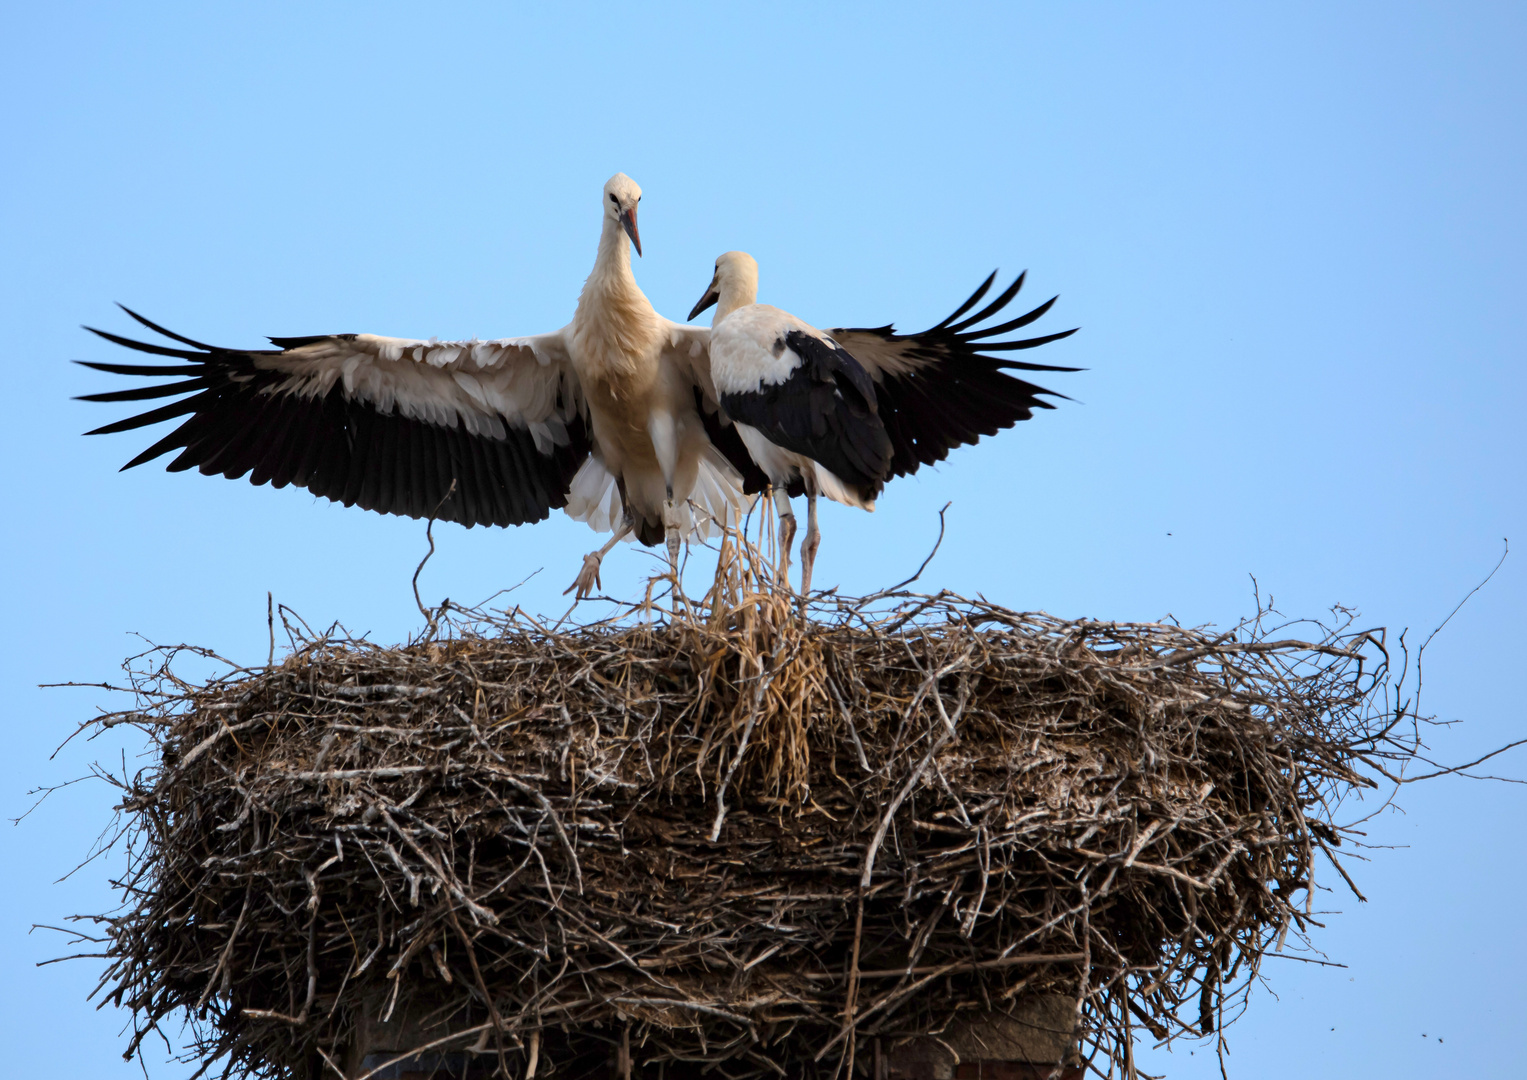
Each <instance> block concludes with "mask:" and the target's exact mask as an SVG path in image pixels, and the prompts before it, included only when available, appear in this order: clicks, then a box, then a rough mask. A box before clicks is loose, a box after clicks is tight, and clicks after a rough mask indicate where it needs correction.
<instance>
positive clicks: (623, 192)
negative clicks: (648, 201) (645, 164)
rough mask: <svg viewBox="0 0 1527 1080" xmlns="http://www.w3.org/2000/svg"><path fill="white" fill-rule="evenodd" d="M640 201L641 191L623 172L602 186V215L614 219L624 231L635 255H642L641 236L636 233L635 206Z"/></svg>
mask: <svg viewBox="0 0 1527 1080" xmlns="http://www.w3.org/2000/svg"><path fill="white" fill-rule="evenodd" d="M641 201H642V189H641V188H640V187H638V186H637V183H636V181H635V180H632V179H631V178H630V177H629V176H627V175H626V174H625V173H623V172H618V173H616V174H615V175H614V176H612V177H610V179H609V180H607V181H605V185H604V213H605V216H606V217H610V218H614V219H615V220H616V221H617V222H619V223H620V227H621V228H622V229H625V230H626V235H627V236H629V237H630V238H631V243H632V244H633V245H635V247H636V253H637V254H638V255H640V254H641V253H642V238H641V234H640V233H638V232H637V231H636V204H637V203H639V202H641Z"/></svg>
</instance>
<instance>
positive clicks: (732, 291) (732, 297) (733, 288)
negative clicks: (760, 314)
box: [710, 281, 758, 326]
mask: <svg viewBox="0 0 1527 1080" xmlns="http://www.w3.org/2000/svg"><path fill="white" fill-rule="evenodd" d="M719 293H720V299H718V300H717V301H716V314H715V317H714V318H712V319H711V321H710V324H711V325H712V326H715V325H716V324H717V323H718V322H720V321H721V320H722V319H724V318H726V317H727V316H728V315H730V314H731V313H732V312H734V311H736V310H737V309H738V308H744V307H747V306H749V305H750V304H756V303H758V282H756V281H729V282H727V283H726V285H724V286H723V287H722V288H721V289H720V290H719Z"/></svg>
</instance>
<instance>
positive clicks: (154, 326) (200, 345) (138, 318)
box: [86, 301, 219, 352]
mask: <svg viewBox="0 0 1527 1080" xmlns="http://www.w3.org/2000/svg"><path fill="white" fill-rule="evenodd" d="M117 307H119V308H121V309H122V310H123V311H125V312H127V314H128V316H129V317H131V318H132V319H133V320H134V321H135V322H138V323H140V324H142V325H143V326H146V327H148V328H149V329H150V330H152V331H153V332H154V333H156V334H163V335H164V336H165V337H167V338H169V339H170V340H171V341H178V342H180V343H181V344H182V345H189V346H191V347H192V348H193V349H202V350H204V351H206V352H218V351H219V350H218V348H217V347H216V346H215V345H207V344H205V343H204V342H200V341H196V340H194V339H193V338H188V337H186V336H185V335H183V334H177V333H175V331H173V330H166V329H165V328H164V327H162V326H160V325H159V324H158V323H156V322H153V321H151V320H149V319H146V318H144V317H143V316H142V315H139V314H138V313H137V312H136V311H134V310H133V309H132V308H130V307H128V306H127V305H126V304H124V303H122V302H121V301H118V302H117ZM86 329H89V328H88V327H87V328H86Z"/></svg>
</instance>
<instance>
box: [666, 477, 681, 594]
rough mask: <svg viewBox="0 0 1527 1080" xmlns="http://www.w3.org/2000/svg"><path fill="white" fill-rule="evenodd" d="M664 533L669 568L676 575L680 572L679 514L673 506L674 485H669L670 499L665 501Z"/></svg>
mask: <svg viewBox="0 0 1527 1080" xmlns="http://www.w3.org/2000/svg"><path fill="white" fill-rule="evenodd" d="M663 533H664V539H665V540H667V542H668V566H669V567H670V568H671V569H672V570H673V572H674V573H675V574H677V573H678V572H679V512H678V510H676V509H675V508H674V505H673V485H672V484H669V485H668V497H667V498H666V499H664V500H663Z"/></svg>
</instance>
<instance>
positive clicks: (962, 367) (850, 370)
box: [689, 251, 1078, 602]
mask: <svg viewBox="0 0 1527 1080" xmlns="http://www.w3.org/2000/svg"><path fill="white" fill-rule="evenodd" d="M996 278H997V275H996V273H993V274H992V275H991V276H990V277H988V278H987V279H986V280H985V281H984V282H982V284H981V286H980V287H979V288H978V289H976V291H975V292H974V293H973V294H971V296H970V298H969V299H968V300H966V301H965V302H964V303H963V304H961V305H960V306H959V307H958V308H957V309H956V310H955V311H954V313H953V314H951V315H950V316H949V317H948V318H946V319H944V320H943V321H942V322H940V323H939V324H938V325H936V326H933V327H930V328H929V329H927V330H924V331H922V332H921V333H918V334H898V333H896V331H895V328H894V327H893V326H891V325H889V324H887V325H885V326H880V327H853V328H842V329H833V330H818V329H817V328H815V327H813V326H811V325H809V324H807V323H805V322H802V321H801V320H800V319H798V318H796V317H795V316H794V315H791V314H790V313H788V312H785V311H781V310H780V309H778V308H775V307H770V306H769V305H767V304H760V303H758V302H757V298H758V263H757V262H756V261H755V260H754V259H753V257H752V256H750V255H748V254H747V253H746V252H741V251H729V252H726V253H725V254H723V255H722V256H721V257H720V258H718V259H717V260H716V271H715V275H714V276H713V277H712V278H711V283H710V286H709V287H708V288H707V289H706V291H705V294H704V295H703V296H702V297H701V298H700V301H699V303H697V304H696V305H695V306H694V309H693V310H692V311H690V313H689V318H691V319H694V318H695V317H696V316H698V315H699V314H700V313H701V312H703V311H705V310H706V309H707V308H709V307H710V306H711V305H713V304H714V305H715V306H716V313H715V316H714V317H713V319H712V321H711V340H710V355H711V377H712V379H713V380H714V384H715V388H716V394H717V397H718V398H719V400H720V402H721V407H722V409H723V410H724V412H725V413H726V415H727V417H728V418H730V420H731V421H732V422H733V423H734V424H735V426H736V428H737V431H738V433H739V434H740V435H741V436H742V441H743V442H744V444H745V445H746V446H747V449H748V452H749V453H750V454H751V455H752V457H753V460H754V461H755V462H757V464H758V465H759V466H760V467H761V468H762V470H763V472H764V473H765V474H766V476H767V477H768V481H769V484H770V486H771V487H772V488H773V493H774V499H775V505H776V506H777V508H778V513H779V519H780V548H781V551H780V559H781V570H782V573H783V572H787V570H788V566H789V559H790V545H791V542H792V540H793V538H794V536H795V528H796V526H795V516H794V514H793V513H792V511H791V509H790V498H791V497H792V496H795V495H800V494H803V493H804V494H805V496H806V513H807V518H806V537H805V539H804V540H803V541H802V542H801V595H802V599H803V602H804V598H805V597H807V596H809V595H810V591H811V576H812V568H813V565H814V563H815V559H816V553H817V550H818V547H819V545H820V543H821V533H820V531H819V529H818V527H817V513H816V497H817V495H818V494H823V495H826V496H827V497H828V498H830V499H833V500H835V501H837V502H841V503H845V504H847V505H849V506H857V507H860V508H861V509H864V510H874V508H875V498H876V497H877V496H878V495H879V493H880V490H881V488H882V487H883V486H884V483H885V481H887V480H889V479H891V478H892V477H896V476H905V475H909V474H911V473H914V472H916V471H917V470H918V468H920V467H921V466H923V465H932V464H934V463H935V462H938V461H942V460H943V459H944V458H945V457H947V456H948V454H949V451H950V450H952V449H953V448H954V447H956V446H962V445H966V444H970V443H974V442H976V441H977V440H978V439H979V438H980V437H981V436H982V435H995V434H996V433H997V432H998V431H999V430H1002V429H1003V428H1009V427H1012V426H1013V425H1014V424H1015V423H1017V422H1018V421H1020V420H1027V419H1029V418H1030V417H1031V416H1032V415H1033V410H1034V409H1036V408H1039V409H1051V408H1054V406H1053V405H1051V404H1050V403H1049V402H1047V401H1045V400H1043V398H1042V397H1041V396H1040V395H1048V396H1052V397H1060V398H1064V397H1065V395H1064V394H1057V393H1056V392H1055V391H1053V390H1046V389H1044V388H1043V387H1040V386H1036V385H1034V384H1033V383H1030V382H1027V381H1025V380H1023V379H1019V378H1016V377H1014V376H1012V375H1009V374H1007V370H1008V369H1014V368H1016V369H1020V370H1027V371H1076V370H1078V369H1076V368H1070V367H1058V366H1055V365H1051V364H1035V363H1028V362H1025V361H1018V360H1004V359H1000V358H998V357H995V356H987V355H983V354H985V353H991V352H1012V351H1015V350H1020V349H1031V348H1034V347H1036V346H1039V345H1044V344H1046V343H1048V342H1051V341H1058V340H1060V339H1061V338H1065V337H1070V336H1071V335H1072V334H1074V333H1076V330H1075V329H1071V330H1063V331H1061V332H1059V333H1055V334H1047V335H1044V336H1041V337H1033V338H1023V339H1018V340H1009V341H1000V340H992V339H993V338H999V337H1001V336H1002V335H1004V334H1008V333H1011V332H1012V331H1014V330H1017V329H1020V328H1022V327H1024V326H1027V325H1029V324H1030V323H1032V322H1034V321H1035V320H1037V319H1038V318H1040V316H1042V315H1044V314H1045V312H1047V311H1049V310H1050V308H1051V307H1052V306H1053V305H1054V303H1055V299H1056V298H1053V297H1052V298H1051V299H1050V300H1048V301H1046V302H1045V303H1043V304H1041V305H1039V306H1038V307H1037V308H1034V309H1033V310H1032V311H1029V312H1027V313H1025V314H1023V315H1020V316H1018V317H1017V318H1015V319H1010V320H1008V321H1007V322H1003V323H1000V324H998V325H995V326H987V327H981V326H980V325H979V324H981V323H983V322H985V321H986V320H988V319H990V318H991V317H992V316H994V315H996V314H997V313H998V312H999V311H1001V310H1002V309H1003V308H1005V307H1006V306H1007V305H1008V304H1009V303H1011V302H1012V300H1013V298H1014V297H1015V296H1017V295H1018V291H1019V290H1020V289H1021V288H1022V287H1023V281H1024V275H1023V274H1020V275H1018V277H1017V279H1016V280H1014V281H1013V283H1012V284H1011V285H1009V286H1008V287H1007V288H1006V289H1004V290H1003V291H1002V292H1001V293H999V294H998V295H997V297H996V298H995V299H993V300H992V301H991V303H989V304H987V305H986V306H985V307H983V308H982V309H981V310H980V311H978V312H976V313H975V314H974V315H970V316H968V317H965V318H962V316H965V315H966V313H967V312H969V311H970V310H971V309H972V308H974V307H975V306H976V305H977V304H978V303H980V302H981V300H982V299H984V298H985V296H986V294H987V293H988V292H990V291H991V287H992V285H993V284H994V283H995V281H996Z"/></svg>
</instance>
